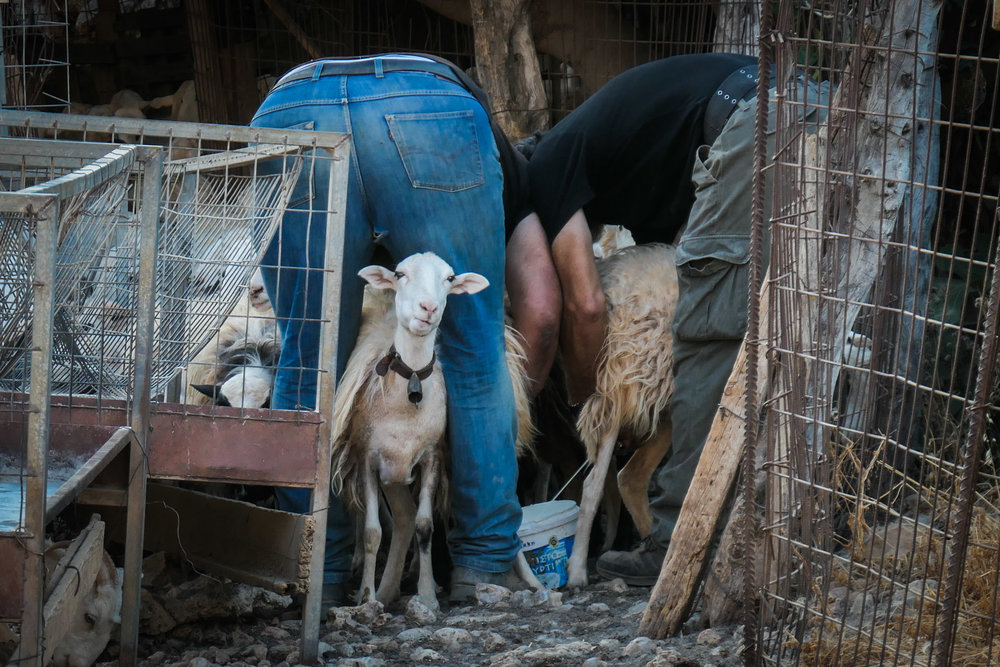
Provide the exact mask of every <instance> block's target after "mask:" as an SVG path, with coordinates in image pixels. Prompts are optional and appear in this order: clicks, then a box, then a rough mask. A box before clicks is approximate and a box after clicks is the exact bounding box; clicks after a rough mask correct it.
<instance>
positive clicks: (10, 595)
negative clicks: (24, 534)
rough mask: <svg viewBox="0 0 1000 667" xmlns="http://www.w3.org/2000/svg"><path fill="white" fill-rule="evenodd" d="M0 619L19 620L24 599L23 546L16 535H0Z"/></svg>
mask: <svg viewBox="0 0 1000 667" xmlns="http://www.w3.org/2000/svg"><path fill="white" fill-rule="evenodd" d="M0 563H10V565H9V566H4V567H0V621H9V622H18V621H20V620H21V605H22V603H23V600H24V547H22V546H21V542H20V540H19V539H17V538H16V537H12V536H9V535H3V536H0Z"/></svg>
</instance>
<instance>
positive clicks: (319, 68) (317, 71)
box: [312, 63, 324, 81]
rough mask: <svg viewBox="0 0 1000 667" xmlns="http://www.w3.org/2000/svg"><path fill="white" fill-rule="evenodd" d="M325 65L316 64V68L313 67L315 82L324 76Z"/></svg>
mask: <svg viewBox="0 0 1000 667" xmlns="http://www.w3.org/2000/svg"><path fill="white" fill-rule="evenodd" d="M323 65H324V63H316V66H315V67H313V75H312V80H313V81H316V79H318V78H320V77H321V76H323Z"/></svg>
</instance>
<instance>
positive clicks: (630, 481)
mask: <svg viewBox="0 0 1000 667" xmlns="http://www.w3.org/2000/svg"><path fill="white" fill-rule="evenodd" d="M673 433H674V431H673V428H671V424H670V421H669V420H667V419H664V420H662V421H661V422H660V426H659V428H657V429H656V433H654V434H653V437H652V438H650V439H649V440H647V441H646V442H644V443H643V444H642V446H641V447H640V448H639V449H637V450H636V451H635V453H634V454H632V457H631V458H629V460H628V463H626V464H625V466H624V467H623V468H622V469H621V471H619V473H618V490H619V491H620V492H621V496H622V502H623V503H625V507H626V509H628V513H629V514H631V515H632V520H633V521H634V522H635V527H636V530H637V531H638V532H639V537H641V538H645V537H647V536H648V535H649V532H650V530H652V526H653V516H652V514H650V511H649V480H650V479H651V478H652V477H653V471H654V470H656V466H658V465H659V464H660V461H662V460H663V457H664V456H666V455H667V452H668V451H669V450H670V445H671V443H672V442H673Z"/></svg>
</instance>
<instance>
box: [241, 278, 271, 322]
mask: <svg viewBox="0 0 1000 667" xmlns="http://www.w3.org/2000/svg"><path fill="white" fill-rule="evenodd" d="M247 292H248V298H249V299H250V307H251V308H253V310H255V311H257V312H258V313H261V314H271V298H270V297H269V296H268V295H267V290H266V289H264V277H263V276H262V275H261V273H260V269H257V270H255V271H254V272H253V275H252V276H250V281H249V282H248V283H247Z"/></svg>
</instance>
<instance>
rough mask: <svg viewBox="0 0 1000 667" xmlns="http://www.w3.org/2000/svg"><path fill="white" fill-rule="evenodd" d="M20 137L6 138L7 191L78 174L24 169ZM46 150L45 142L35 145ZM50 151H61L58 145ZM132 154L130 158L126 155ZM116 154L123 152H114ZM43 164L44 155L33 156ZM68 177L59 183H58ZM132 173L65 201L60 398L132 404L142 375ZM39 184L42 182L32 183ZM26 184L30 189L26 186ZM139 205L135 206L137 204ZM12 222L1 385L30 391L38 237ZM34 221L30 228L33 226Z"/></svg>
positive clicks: (56, 384)
mask: <svg viewBox="0 0 1000 667" xmlns="http://www.w3.org/2000/svg"><path fill="white" fill-rule="evenodd" d="M17 144H18V140H5V148H6V150H5V151H4V156H5V158H6V159H8V160H11V161H12V162H13V163H10V162H8V163H7V164H6V165H5V167H4V171H3V180H4V182H5V185H8V186H15V187H17V189H18V190H20V191H22V192H26V193H29V194H30V193H31V192H33V189H37V188H39V187H42V184H43V183H44V181H43V180H41V179H43V178H46V177H47V178H51V177H52V175H53V173H54V172H59V171H64V172H68V171H70V167H69V164H70V162H64V163H63V164H64V165H65V166H63V167H62V168H58V169H53V168H52V167H51V166H50V167H46V168H44V169H40V170H37V171H35V173H32V170H25V171H23V172H22V164H23V163H22V159H23V158H24V157H25V156H24V155H23V154H21V155H19V154H18V152H19V148H18V147H17V146H16V145H17ZM32 145H33V146H34V147H36V148H37V146H38V144H37V143H33V144H32ZM49 148H50V150H54V151H56V152H58V147H57V146H55V145H53V146H51V147H49ZM122 154H125V153H122ZM110 155H111V156H113V157H117V156H118V155H119V153H115V152H114V151H112V152H111V153H110ZM33 157H34V158H35V162H37V160H38V157H39V156H33ZM56 177H58V176H56ZM129 179H130V172H129V170H127V169H124V170H121V171H120V172H119V173H117V174H116V175H115V176H114V177H111V178H108V179H106V180H103V181H102V182H100V183H99V184H96V185H95V186H94V187H93V188H91V189H89V190H87V191H84V192H81V193H79V194H76V195H74V196H72V197H67V198H66V200H65V201H63V202H61V207H60V219H59V222H58V224H59V229H58V249H57V254H56V273H55V297H54V298H55V309H56V310H55V313H54V329H53V336H54V337H53V343H54V349H53V350H52V375H53V378H52V389H53V391H56V392H59V393H67V392H68V393H74V392H75V393H95V392H96V393H107V394H109V395H112V396H119V397H124V396H125V395H126V394H127V393H129V392H130V391H131V386H130V385H131V381H132V378H133V377H134V375H135V372H134V364H133V361H134V359H133V353H134V341H135V335H136V333H135V318H136V313H135V277H136V275H137V273H138V263H139V258H138V247H139V246H138V220H137V218H136V216H135V212H136V210H135V207H134V204H135V202H134V200H130V198H129V191H130V188H129ZM32 183H34V185H32ZM18 186H20V187H18ZM130 205H131V206H130ZM5 222H6V224H5V225H4V245H3V248H2V249H0V254H2V256H3V262H4V264H5V269H6V271H5V272H4V274H3V275H4V288H3V289H4V294H5V296H6V302H5V304H4V313H3V321H2V324H0V329H2V332H3V333H2V335H3V340H5V341H17V342H18V343H19V344H18V345H6V346H5V347H4V353H3V359H2V362H0V378H2V380H0V386H2V387H3V388H4V389H5V390H7V391H26V390H27V388H28V384H29V380H30V375H31V369H30V364H29V355H28V353H27V352H28V350H30V348H31V345H32V340H31V337H30V334H29V333H28V332H30V331H31V329H30V326H29V325H30V321H31V317H32V306H31V303H32V302H31V298H30V297H31V294H30V293H31V283H32V281H31V280H28V279H27V276H29V275H31V271H32V266H33V261H34V255H33V233H32V232H31V231H30V230H29V229H27V228H26V227H25V226H24V224H20V225H19V224H17V221H16V219H12V218H8V219H7V220H6V221H5ZM23 222H24V221H22V223H23Z"/></svg>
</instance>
